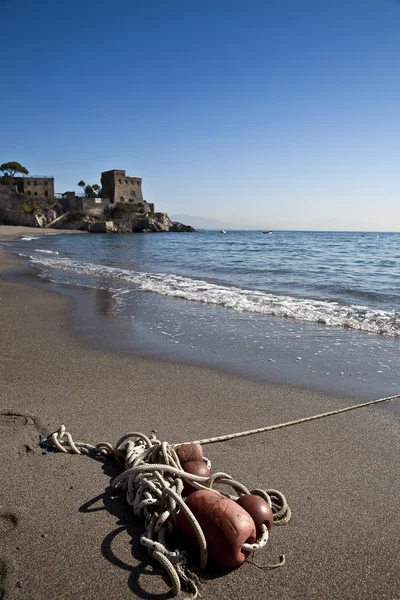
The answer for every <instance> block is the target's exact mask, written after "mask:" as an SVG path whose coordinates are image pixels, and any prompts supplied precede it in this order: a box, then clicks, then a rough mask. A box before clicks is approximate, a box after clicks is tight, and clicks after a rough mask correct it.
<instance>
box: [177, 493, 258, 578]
mask: <svg viewBox="0 0 400 600" xmlns="http://www.w3.org/2000/svg"><path fill="white" fill-rule="evenodd" d="M186 504H187V506H188V507H189V508H190V510H191V511H192V513H193V514H194V516H195V517H196V519H197V521H198V522H199V525H200V527H201V528H202V530H203V533H204V536H205V538H206V541H207V547H208V552H209V555H210V557H211V558H213V559H214V560H215V561H216V562H217V563H218V564H220V565H222V566H224V567H238V566H239V565H241V564H242V563H244V561H245V560H246V558H247V556H248V554H249V553H248V552H243V550H242V545H243V544H244V543H245V542H248V543H250V544H254V543H255V542H256V541H257V540H256V526H255V523H254V521H253V519H252V517H251V516H250V515H249V513H248V512H247V511H246V510H245V509H244V508H242V507H241V506H240V505H239V504H237V502H235V501H234V500H230V499H229V498H226V497H225V496H222V494H219V493H218V492H215V491H214V490H198V491H196V492H193V493H192V494H190V495H189V496H188V497H187V498H186ZM177 528H178V530H179V531H181V533H183V534H184V535H185V537H186V538H187V539H188V541H189V542H191V543H192V544H193V545H196V544H197V538H196V534H195V532H194V529H193V527H192V526H191V525H190V523H189V521H188V520H187V518H186V516H185V515H184V513H183V512H180V513H179V515H178V518H177Z"/></svg>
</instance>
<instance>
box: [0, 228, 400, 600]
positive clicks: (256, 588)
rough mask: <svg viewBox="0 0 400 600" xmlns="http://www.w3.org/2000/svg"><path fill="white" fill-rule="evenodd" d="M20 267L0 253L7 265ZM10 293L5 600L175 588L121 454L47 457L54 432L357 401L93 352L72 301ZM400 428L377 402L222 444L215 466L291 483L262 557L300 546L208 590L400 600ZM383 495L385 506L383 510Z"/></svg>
mask: <svg viewBox="0 0 400 600" xmlns="http://www.w3.org/2000/svg"><path fill="white" fill-rule="evenodd" d="M26 229H29V232H28V233H30V230H31V228H26ZM33 231H35V230H33ZM42 231H43V230H42ZM44 231H46V233H48V232H49V231H48V230H44ZM62 232H63V233H65V231H64V230H62ZM58 233H59V231H58ZM0 235H1V230H0ZM22 235H23V234H22ZM15 262H17V261H13V259H12V258H10V257H9V256H8V255H7V254H6V253H5V252H3V251H0V270H1V271H2V272H4V271H5V270H7V269H9V268H11V267H12V266H13V265H15ZM0 302H1V309H2V313H1V314H2V336H1V340H0V347H1V359H2V360H1V365H2V373H1V376H0V380H1V381H2V386H1V392H0V393H1V396H0V403H1V408H0V413H1V414H0V448H1V450H2V453H3V455H4V456H5V457H6V460H5V461H3V462H2V465H1V469H2V470H1V475H2V480H3V481H5V482H8V486H3V488H2V489H1V491H0V505H1V508H0V513H1V516H2V519H0V521H1V526H2V529H0V536H1V542H2V549H1V550H0V566H1V569H0V595H1V593H2V590H3V593H4V597H5V598H10V599H14V598H26V599H29V600H35V599H36V598H37V599H39V598H42V597H43V596H44V595H47V594H50V593H53V592H54V587H57V589H58V592H57V596H58V598H61V599H69V598H71V599H72V598H76V597H77V596H78V594H79V595H80V596H81V597H83V598H85V599H88V600H91V599H92V598H93V600H94V599H95V598H96V599H98V598H105V597H115V596H117V595H118V596H119V597H121V598H122V599H124V598H127V599H128V598H132V597H140V598H144V597H148V598H149V597H155V596H154V595H155V594H160V595H161V596H160V597H168V595H166V594H167V592H168V585H167V583H166V582H165V581H164V580H163V579H162V578H161V577H160V576H159V575H160V573H162V571H161V570H158V568H157V567H154V565H152V563H149V562H148V559H147V554H146V553H145V552H142V551H141V550H140V549H139V544H138V543H137V536H138V535H140V532H141V529H140V525H138V524H137V522H136V520H135V519H134V518H133V517H132V516H131V513H130V511H129V509H127V507H126V505H125V503H124V502H121V501H120V500H119V499H115V500H114V499H112V497H111V495H110V494H108V493H106V494H105V495H104V490H105V488H106V487H107V486H108V484H109V480H110V477H112V476H113V474H114V473H115V467H114V465H108V464H105V465H102V463H100V462H96V461H94V460H91V459H89V458H87V457H84V456H70V455H61V454H56V455H48V456H44V455H42V454H41V451H40V449H39V448H38V435H39V433H42V434H48V433H49V432H51V431H54V430H55V429H57V428H58V427H59V426H60V425H61V423H64V424H65V425H66V427H67V429H68V430H69V431H70V432H71V433H72V435H73V437H74V439H82V440H84V441H88V442H94V443H96V442H98V441H103V440H104V441H110V442H112V443H114V442H115V441H116V439H117V438H118V437H119V436H120V435H122V434H124V433H125V432H127V431H128V430H132V429H133V430H138V431H143V432H144V433H146V434H148V433H149V432H150V431H151V430H152V429H156V430H157V431H158V435H159V436H160V437H161V438H162V439H167V440H168V441H170V442H179V441H187V440H190V439H196V438H199V437H201V438H204V437H208V436H213V435H223V434H226V433H232V432H235V431H242V430H245V429H251V428H253V427H261V426H263V425H267V424H274V423H278V422H282V421H288V420H292V419H295V418H300V417H303V416H309V415H312V414H316V413H318V412H323V411H325V410H331V409H334V408H340V407H342V406H345V405H346V404H350V403H351V402H352V401H353V402H354V399H346V398H344V397H338V396H334V395H332V394H331V395H330V394H323V393H320V392H315V391H314V392H312V391H309V390H304V389H301V388H299V387H293V386H288V385H278V384H268V383H262V382H257V381H254V380H251V378H243V377H240V376H237V375H232V374H228V373H225V372H222V371H219V370H216V369H212V368H207V367H201V366H192V365H184V364H181V363H175V362H172V363H169V362H167V361H158V360H156V359H149V358H143V357H140V356H135V355H133V354H129V355H126V356H124V355H123V353H122V352H118V353H117V352H109V351H107V350H103V349H100V348H93V347H91V346H90V345H89V344H87V343H86V342H85V341H84V340H83V338H81V337H80V336H79V334H78V332H76V331H75V330H74V328H73V327H72V326H71V315H70V313H71V307H72V303H71V300H70V299H68V298H67V297H65V296H61V295H59V294H55V293H52V292H50V291H44V290H43V289H41V288H39V287H38V286H28V285H25V284H22V283H16V282H14V281H8V280H7V279H5V278H4V277H1V278H0ZM7 411H9V413H10V412H11V413H12V414H5V413H7ZM24 415H25V416H24ZM398 424H399V420H398V418H397V416H396V415H394V414H392V413H391V412H390V411H385V410H380V409H379V408H372V407H371V408H367V409H361V410H358V411H354V412H351V413H347V414H346V415H341V416H340V415H339V416H337V417H332V418H329V419H322V420H320V421H316V422H313V423H308V424H304V425H299V426H296V427H291V428H289V429H287V430H281V431H276V432H269V433H267V434H259V435H256V436H251V437H249V438H243V439H237V440H234V441H231V442H229V443H224V444H213V445H210V446H207V447H206V455H207V456H208V457H209V458H210V459H211V461H212V462H213V468H214V469H215V470H223V471H225V472H228V473H230V474H231V475H232V476H233V477H234V478H236V479H238V480H240V481H242V482H243V483H244V484H245V485H248V486H249V487H251V488H256V487H263V488H266V487H275V488H277V489H280V490H282V492H283V493H284V494H285V495H286V496H287V498H288V501H289V504H290V505H291V507H292V510H293V519H292V521H291V523H290V524H289V525H287V526H285V527H282V528H275V529H274V530H273V531H272V535H271V542H270V544H269V545H268V547H267V550H266V552H265V553H261V554H260V557H259V558H258V562H261V563H262V564H270V563H274V562H276V559H277V557H278V556H279V555H280V554H286V556H287V565H286V566H285V567H284V568H282V569H277V570H275V571H260V570H259V569H255V568H254V566H252V565H251V564H249V563H246V564H245V565H243V566H242V567H241V568H240V569H237V570H234V571H231V572H229V573H227V574H225V575H224V576H221V574H219V575H215V574H214V575H213V574H212V573H210V572H206V573H205V576H204V580H205V583H204V584H203V585H202V590H201V591H202V594H203V597H204V598H206V599H207V598H216V599H221V600H222V599H224V600H225V599H229V598H232V599H233V598H235V599H238V600H241V599H243V600H244V599H245V598H246V599H248V598H250V599H253V598H254V600H256V599H257V598H260V597H264V596H270V597H272V598H274V599H277V600H280V599H282V600H284V599H285V600H286V599H293V600H294V599H295V598H296V599H298V598H311V597H313V598H315V597H317V598H329V599H331V598H332V599H336V598H337V599H339V598H341V599H346V598H349V599H350V598H352V599H353V600H354V599H360V600H361V599H365V598H389V599H392V600H394V599H395V598H396V593H397V590H398V588H399V585H400V574H399V573H398V570H397V569H396V565H395V564H394V563H395V561H393V556H395V555H396V553H398V552H399V550H400V547H399V539H398V536H397V535H396V531H398V529H399V525H400V516H398V513H397V511H396V510H395V507H396V501H397V500H398V489H399V484H400V481H399V473H398V469H397V466H396V460H397V457H398V455H399V450H400V442H399V436H398ZM382 498H383V502H384V504H385V507H386V508H385V511H382V510H381V509H379V508H378V507H380V506H381V505H382ZM132 537H133V538H134V541H133V544H132ZM135 540H136V541H135ZM60 549H61V550H62V551H60ZM146 565H147V566H146ZM149 565H150V566H149ZM153 567H154V569H153ZM152 571H154V573H153V574H152ZM146 594H147V595H146Z"/></svg>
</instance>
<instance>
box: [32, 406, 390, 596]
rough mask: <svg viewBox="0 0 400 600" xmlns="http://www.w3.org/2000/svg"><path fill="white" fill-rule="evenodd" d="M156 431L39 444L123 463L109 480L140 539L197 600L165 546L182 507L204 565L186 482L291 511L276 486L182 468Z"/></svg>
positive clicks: (61, 437)
mask: <svg viewBox="0 0 400 600" xmlns="http://www.w3.org/2000/svg"><path fill="white" fill-rule="evenodd" d="M398 398H400V394H398V395H395V396H389V397H386V398H379V399H377V400H372V401H369V402H363V403H361V404H355V405H352V406H348V407H346V408H341V409H337V410H333V411H329V412H325V413H320V414H317V415H314V416H311V417H304V418H301V419H296V420H294V421H287V422H285V423H279V424H277V425H268V426H266V427H260V428H257V429H251V430H248V431H243V432H239V433H234V434H228V435H224V436H217V437H213V438H205V439H202V440H196V441H194V442H184V443H197V444H202V445H204V444H211V443H216V442H224V441H227V440H232V439H236V438H240V437H245V436H248V435H254V434H257V433H262V432H265V431H272V430H275V429H281V428H283V427H289V426H291V425H297V424H300V423H306V422H309V421H313V420H316V419H321V418H324V417H329V416H333V415H337V414H340V413H344V412H348V411H350V410H356V409H359V408H363V407H366V406H371V405H373V404H379V403H383V402H389V401H391V400H395V399H398ZM155 433H156V432H152V434H151V436H149V437H148V436H146V435H144V434H143V433H139V432H132V433H128V434H126V435H124V436H123V437H122V438H120V439H119V440H118V442H117V443H116V444H115V446H113V445H112V444H110V443H108V442H100V443H98V444H96V445H93V444H88V443H85V442H75V441H74V440H73V438H72V436H71V434H70V433H69V432H68V431H66V429H65V427H64V425H62V426H61V427H60V428H59V430H58V431H56V432H54V433H52V434H51V435H50V436H48V437H47V438H45V439H42V440H41V446H42V447H43V448H47V449H49V448H50V449H57V450H59V451H60V452H64V453H65V452H69V453H74V454H87V455H90V456H92V457H94V458H106V457H109V456H113V457H114V458H115V459H116V460H117V461H118V463H120V464H122V465H124V468H125V470H124V471H123V472H122V473H121V474H120V475H118V476H117V477H116V478H115V479H114V480H113V481H112V482H111V485H112V487H114V488H118V489H122V490H124V491H125V492H126V499H127V502H128V504H129V505H130V506H131V507H132V508H133V511H134V514H135V515H136V516H138V517H140V518H141V519H143V521H144V528H145V531H144V533H143V534H142V536H141V538H140V542H141V544H142V545H143V546H144V547H146V548H147V550H148V552H149V554H150V556H151V557H152V558H154V559H155V560H157V561H158V562H159V563H160V564H161V565H162V566H163V567H164V569H165V570H166V572H167V573H168V576H169V578H170V581H171V586H172V592H173V593H174V594H175V595H179V594H180V592H181V590H182V584H183V585H184V587H185V588H186V589H187V590H189V591H190V592H191V593H192V594H193V599H195V598H197V596H198V593H199V590H198V583H199V581H198V578H197V576H196V575H195V574H194V573H193V572H190V571H189V569H188V568H187V566H186V562H187V554H186V553H185V552H184V551H182V550H179V549H175V550H171V549H170V548H169V547H168V540H169V539H171V536H172V534H173V531H174V528H175V524H176V519H177V514H178V513H179V512H180V511H182V512H183V513H184V515H185V516H186V518H187V520H188V522H189V523H190V525H191V526H192V528H193V530H194V532H195V534H196V538H197V541H198V546H199V549H200V558H199V567H200V568H204V567H205V565H206V563H207V559H208V552H207V542H206V539H205V536H204V533H203V531H202V529H201V527H200V525H199V523H198V521H197V519H196V518H195V516H194V514H193V513H192V511H191V510H190V509H189V507H188V506H187V504H186V503H185V501H184V499H183V497H182V493H183V488H184V482H185V483H190V486H191V487H192V488H194V489H197V490H204V489H206V490H210V489H214V486H215V485H219V486H221V485H223V486H228V487H230V488H232V490H233V492H234V493H233V494H229V493H227V492H226V491H221V490H218V491H219V493H221V494H223V495H224V496H226V497H228V498H230V499H232V500H235V499H237V498H238V497H239V496H240V495H242V494H250V493H251V494H256V495H259V496H261V497H262V498H264V499H265V500H266V502H268V504H269V506H270V507H271V509H272V512H273V515H274V524H275V525H284V524H286V523H288V522H289V520H290V517H291V511H290V508H289V506H288V503H287V500H286V498H285V497H284V495H283V494H282V493H281V492H279V491H278V490H272V489H271V490H265V491H264V490H259V489H256V490H252V491H250V490H248V489H247V488H246V487H245V486H244V485H243V484H242V483H240V482H238V481H235V480H234V479H233V478H232V477H231V476H230V475H228V474H226V473H214V474H213V475H212V476H211V477H202V476H199V475H193V474H191V473H187V472H185V471H184V470H183V468H182V465H181V463H180V460H179V457H178V455H177V453H176V451H175V448H176V447H177V446H178V445H181V444H173V445H171V444H168V443H167V442H161V441H160V440H158V439H157V437H156V435H155ZM204 460H205V462H207V463H208V465H209V466H210V463H209V461H208V460H207V459H204ZM267 541H268V529H267V527H266V526H265V525H263V526H262V535H261V537H260V539H258V540H257V543H255V544H249V543H245V544H243V546H242V550H243V551H245V552H254V551H258V550H260V549H262V548H264V547H265V545H266V544H267ZM284 562H285V557H282V558H281V561H280V563H278V564H277V565H273V566H272V567H276V566H282V565H283V564H284Z"/></svg>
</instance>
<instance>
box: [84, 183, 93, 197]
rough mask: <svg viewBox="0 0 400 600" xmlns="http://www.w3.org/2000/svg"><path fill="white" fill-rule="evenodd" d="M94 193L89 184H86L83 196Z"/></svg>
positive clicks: (91, 195) (90, 195)
mask: <svg viewBox="0 0 400 600" xmlns="http://www.w3.org/2000/svg"><path fill="white" fill-rule="evenodd" d="M93 195H94V191H93V188H92V186H91V185H87V186H86V187H85V197H86V198H92V197H93Z"/></svg>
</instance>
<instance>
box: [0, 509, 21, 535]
mask: <svg viewBox="0 0 400 600" xmlns="http://www.w3.org/2000/svg"><path fill="white" fill-rule="evenodd" d="M17 525H18V517H16V516H15V515H13V514H12V513H0V538H3V537H6V536H7V535H9V534H10V533H12V532H13V531H14V529H15V528H16V527H17Z"/></svg>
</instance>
